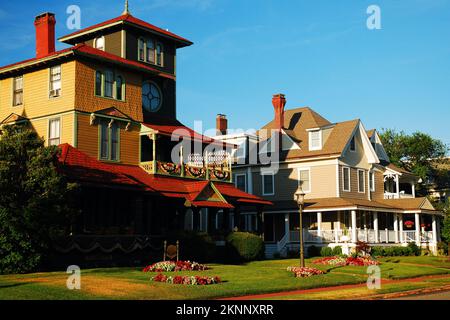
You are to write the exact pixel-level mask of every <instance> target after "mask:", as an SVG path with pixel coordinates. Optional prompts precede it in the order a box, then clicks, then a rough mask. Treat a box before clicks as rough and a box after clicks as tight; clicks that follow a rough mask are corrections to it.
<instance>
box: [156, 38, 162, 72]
mask: <svg viewBox="0 0 450 320" xmlns="http://www.w3.org/2000/svg"><path fill="white" fill-rule="evenodd" d="M163 62H164V59H163V47H162V44H161V43H158V44H157V45H156V64H157V65H158V66H161V67H162V65H163Z"/></svg>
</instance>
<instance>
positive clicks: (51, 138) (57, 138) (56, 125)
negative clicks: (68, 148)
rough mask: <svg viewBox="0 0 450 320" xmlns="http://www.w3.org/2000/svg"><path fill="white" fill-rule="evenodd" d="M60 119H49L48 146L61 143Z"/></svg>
mask: <svg viewBox="0 0 450 320" xmlns="http://www.w3.org/2000/svg"><path fill="white" fill-rule="evenodd" d="M60 123H61V122H60V119H59V118H56V119H50V120H49V122H48V145H49V146H58V145H59V144H60V143H61V127H60Z"/></svg>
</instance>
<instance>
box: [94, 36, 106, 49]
mask: <svg viewBox="0 0 450 320" xmlns="http://www.w3.org/2000/svg"><path fill="white" fill-rule="evenodd" d="M98 39H103V49H99V48H97V40H98ZM93 47H94V49H97V50H102V51H106V41H105V36H101V37H97V38H95V39H94V43H93Z"/></svg>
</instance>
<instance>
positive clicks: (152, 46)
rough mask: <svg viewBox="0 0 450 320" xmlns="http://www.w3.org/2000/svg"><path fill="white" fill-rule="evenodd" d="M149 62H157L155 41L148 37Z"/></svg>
mask: <svg viewBox="0 0 450 320" xmlns="http://www.w3.org/2000/svg"><path fill="white" fill-rule="evenodd" d="M146 48H147V49H146V50H147V62H150V63H155V42H153V40H152V39H147V47H146Z"/></svg>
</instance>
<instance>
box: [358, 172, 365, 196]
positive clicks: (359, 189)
mask: <svg viewBox="0 0 450 320" xmlns="http://www.w3.org/2000/svg"><path fill="white" fill-rule="evenodd" d="M360 172H362V173H363V175H362V177H363V179H364V181H363V184H362V186H363V191H361V183H360V181H359V174H360ZM356 177H357V179H358V193H361V194H363V193H366V171H365V170H363V169H358V171H357V174H356Z"/></svg>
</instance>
